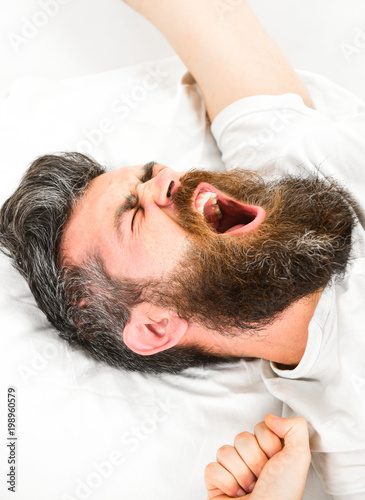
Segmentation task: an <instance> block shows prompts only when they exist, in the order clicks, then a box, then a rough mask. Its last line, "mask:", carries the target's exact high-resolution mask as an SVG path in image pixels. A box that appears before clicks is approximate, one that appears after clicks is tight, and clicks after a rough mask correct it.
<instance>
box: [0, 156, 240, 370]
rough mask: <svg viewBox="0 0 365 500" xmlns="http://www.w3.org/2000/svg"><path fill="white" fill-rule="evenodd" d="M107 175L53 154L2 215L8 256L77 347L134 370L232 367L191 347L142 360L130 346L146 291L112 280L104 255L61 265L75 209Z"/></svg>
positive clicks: (84, 160)
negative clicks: (133, 319) (128, 328)
mask: <svg viewBox="0 0 365 500" xmlns="http://www.w3.org/2000/svg"><path fill="white" fill-rule="evenodd" d="M103 173H105V169H104V168H103V167H102V166H101V165H99V164H98V163H97V162H95V161H94V160H92V159H90V158H88V157H87V156H85V155H83V154H80V153H63V154H59V155H46V156H42V157H40V158H38V159H37V160H35V161H34V162H33V163H32V165H31V166H30V167H29V169H28V170H27V172H26V173H25V175H24V177H23V178H22V180H21V183H20V185H19V187H18V189H17V190H16V191H15V193H14V194H13V195H12V196H11V197H10V198H9V199H8V200H7V201H6V202H5V203H4V205H3V206H2V208H1V211H0V247H1V251H2V252H3V253H5V254H6V255H8V256H9V257H10V258H11V259H12V263H13V265H14V267H15V268H16V269H17V270H18V271H19V272H20V273H21V274H22V276H23V277H24V278H25V279H26V280H27V282H28V285H29V288H30V290H31V292H32V293H33V295H34V297H35V299H36V302H37V304H38V306H39V308H40V309H41V310H42V311H43V312H44V314H45V315H46V317H47V319H48V320H49V321H50V322H51V323H52V325H53V326H55V327H56V329H57V330H58V331H59V333H60V336H61V337H62V338H63V339H65V340H67V341H68V342H69V343H70V344H71V345H72V346H74V347H81V348H82V349H83V350H84V351H86V352H87V353H89V354H90V355H91V356H92V357H93V358H94V359H97V360H99V361H102V362H105V363H107V364H109V365H112V366H116V367H119V368H124V369H127V370H135V371H142V372H147V373H161V372H170V373H178V372H180V371H182V370H184V369H186V368H189V367H191V366H204V365H209V364H216V363H218V362H220V363H222V362H225V361H231V360H229V359H227V360H226V359H224V358H220V357H215V356H211V355H209V354H205V353H202V352H201V351H200V350H198V349H196V348H194V347H192V348H188V347H184V348H182V347H181V348H180V347H175V348H172V349H169V351H164V352H161V353H157V354H154V355H153V356H141V355H138V354H136V353H134V352H133V351H131V350H130V349H129V348H128V347H127V346H126V345H125V344H124V342H123V340H122V334H123V330H124V326H125V324H126V323H127V321H128V319H129V314H130V313H129V311H130V310H131V308H132V307H133V305H135V304H137V303H138V301H140V297H141V294H142V292H143V289H144V286H143V285H141V284H140V283H138V282H134V281H131V280H124V279H118V280H115V279H113V278H111V277H110V276H109V275H108V273H107V272H106V270H105V267H104V265H103V262H102V260H101V259H100V258H99V257H98V256H90V257H89V259H88V260H87V261H86V262H85V265H84V263H83V264H82V267H79V266H71V265H70V266H65V267H63V268H61V266H60V264H59V244H60V240H61V237H62V233H63V230H64V228H65V225H66V223H67V221H68V219H69V217H70V215H71V212H72V210H73V207H74V206H75V203H76V202H77V201H78V200H79V199H80V198H81V197H82V196H83V195H84V194H85V192H86V191H87V189H88V186H89V184H90V182H91V181H92V180H93V179H94V178H95V177H97V176H99V175H101V174H103Z"/></svg>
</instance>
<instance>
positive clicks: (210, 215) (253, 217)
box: [193, 182, 266, 235]
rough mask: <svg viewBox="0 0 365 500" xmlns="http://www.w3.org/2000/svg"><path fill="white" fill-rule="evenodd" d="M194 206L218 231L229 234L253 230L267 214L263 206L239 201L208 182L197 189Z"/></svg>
mask: <svg viewBox="0 0 365 500" xmlns="http://www.w3.org/2000/svg"><path fill="white" fill-rule="evenodd" d="M193 208H194V210H195V211H196V212H198V213H199V214H200V215H202V216H203V217H204V219H205V220H206V222H207V223H208V224H209V225H210V226H211V227H212V228H213V229H214V230H215V231H216V232H217V233H221V234H229V235H237V234H242V233H248V232H250V231H253V230H254V229H256V228H257V227H258V226H259V225H260V224H261V222H262V221H263V220H264V218H265V216H266V212H265V210H264V209H263V208H262V207H259V206H256V205H245V204H244V203H239V202H238V201H236V200H235V199H233V198H230V197H228V196H226V195H225V194H223V193H221V192H220V191H218V190H217V189H215V188H214V187H213V186H211V185H210V184H208V183H206V182H202V183H200V184H199V186H198V187H197V189H196V190H195V193H194V196H193Z"/></svg>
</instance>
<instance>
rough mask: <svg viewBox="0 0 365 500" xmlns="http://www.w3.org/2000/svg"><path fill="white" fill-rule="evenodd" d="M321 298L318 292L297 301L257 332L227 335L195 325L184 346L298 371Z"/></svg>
mask: <svg viewBox="0 0 365 500" xmlns="http://www.w3.org/2000/svg"><path fill="white" fill-rule="evenodd" d="M320 296H321V293H315V294H313V295H310V296H308V297H305V298H304V299H301V300H299V301H297V302H296V303H295V304H292V305H291V306H290V307H289V308H288V309H286V310H285V311H284V312H283V313H282V314H281V315H280V316H279V317H278V318H277V319H276V320H275V321H274V322H273V323H272V324H270V325H268V326H267V327H265V328H264V329H262V330H260V331H258V332H256V333H255V332H252V333H249V334H247V333H246V332H240V331H236V332H234V335H232V332H230V335H229V336H228V335H227V336H226V335H222V334H220V333H218V332H214V331H212V330H207V329H205V328H202V327H200V326H197V325H192V326H191V327H190V328H189V335H188V336H187V340H186V342H184V343H186V345H187V344H190V345H191V343H193V344H194V345H195V346H197V347H200V348H203V349H205V350H207V349H209V353H211V354H216V355H220V356H233V357H253V358H263V359H267V360H269V361H272V362H274V363H277V364H278V365H280V366H281V367H286V368H289V369H290V368H291V369H292V368H295V366H297V365H298V363H299V362H300V360H301V359H302V357H303V354H304V351H305V349H306V346H307V341H308V327H309V323H310V321H311V319H312V317H313V314H314V311H315V309H316V307H317V304H318V301H319V299H320Z"/></svg>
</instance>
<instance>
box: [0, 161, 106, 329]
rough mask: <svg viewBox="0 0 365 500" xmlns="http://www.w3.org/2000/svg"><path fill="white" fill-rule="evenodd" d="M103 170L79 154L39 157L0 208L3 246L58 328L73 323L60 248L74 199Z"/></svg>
mask: <svg viewBox="0 0 365 500" xmlns="http://www.w3.org/2000/svg"><path fill="white" fill-rule="evenodd" d="M104 172H105V169H104V168H103V167H101V166H100V165H99V164H98V163H96V162H95V161H93V160H91V159H90V158H88V157H87V156H85V155H82V154H80V153H63V154H60V155H46V156H42V157H40V158H37V159H36V160H35V161H34V162H33V163H32V165H31V166H30V167H29V169H28V170H27V172H26V173H25V175H24V176H23V178H22V180H21V182H20V185H19V187H18V189H17V190H16V191H15V192H14V194H13V195H12V196H11V197H10V198H9V199H8V200H7V201H6V202H5V203H4V205H3V206H2V208H1V212H0V245H1V247H2V248H1V250H2V251H3V252H4V253H5V254H6V255H8V256H9V257H11V259H12V263H13V266H14V267H15V268H16V269H17V270H18V271H19V272H20V273H21V275H22V276H24V278H25V279H26V280H27V282H28V285H29V288H30V290H31V292H32V293H33V295H34V297H35V299H36V301H37V304H38V306H39V308H40V309H41V310H42V311H43V312H44V313H45V315H46V316H47V318H48V320H49V321H50V322H51V323H52V324H53V325H54V326H55V327H56V328H58V329H60V330H64V329H65V328H68V327H70V328H71V327H72V324H70V325H65V318H66V317H67V314H65V296H64V290H63V287H62V286H60V268H59V264H58V246H59V243H60V239H61V236H62V232H63V229H64V227H65V224H66V222H67V220H68V218H69V216H70V214H71V211H72V209H73V207H74V205H75V203H76V201H77V200H78V199H80V198H81V197H82V195H83V194H84V193H85V190H86V189H87V187H88V186H89V184H90V182H91V181H92V179H94V178H95V177H97V176H98V175H101V174H103V173H104ZM66 302H67V301H66Z"/></svg>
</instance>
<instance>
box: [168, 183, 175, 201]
mask: <svg viewBox="0 0 365 500" xmlns="http://www.w3.org/2000/svg"><path fill="white" fill-rule="evenodd" d="M174 184H175V182H174V181H171V182H170V185H169V188H168V190H167V193H166V196H167V198H170V196H171V191H172V188H173V187H174Z"/></svg>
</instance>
